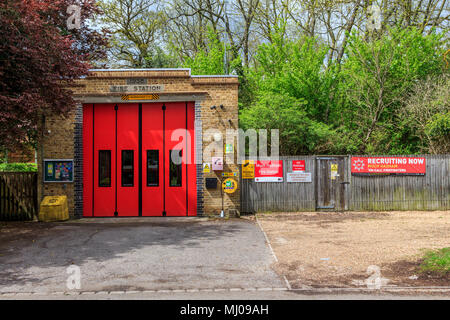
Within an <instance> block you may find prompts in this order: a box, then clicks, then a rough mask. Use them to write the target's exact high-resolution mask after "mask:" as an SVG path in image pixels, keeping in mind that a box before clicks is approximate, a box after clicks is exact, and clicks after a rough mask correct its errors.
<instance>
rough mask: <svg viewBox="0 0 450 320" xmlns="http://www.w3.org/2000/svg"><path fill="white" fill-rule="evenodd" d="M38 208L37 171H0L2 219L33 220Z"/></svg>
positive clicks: (0, 214)
mask: <svg viewBox="0 0 450 320" xmlns="http://www.w3.org/2000/svg"><path fill="white" fill-rule="evenodd" d="M37 209H38V204H37V172H0V220H31V219H33V216H35V215H37V211H38V210H37Z"/></svg>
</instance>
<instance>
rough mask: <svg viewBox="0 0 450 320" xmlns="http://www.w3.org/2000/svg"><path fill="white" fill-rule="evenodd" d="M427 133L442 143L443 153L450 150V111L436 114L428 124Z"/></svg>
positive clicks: (436, 141)
mask: <svg viewBox="0 0 450 320" xmlns="http://www.w3.org/2000/svg"><path fill="white" fill-rule="evenodd" d="M425 133H426V134H427V135H428V136H429V137H430V138H431V139H432V140H434V142H435V143H438V144H439V145H441V151H442V153H446V152H450V111H447V112H446V113H437V114H435V115H434V116H433V117H432V118H431V119H430V121H429V122H428V123H427V124H426V126H425Z"/></svg>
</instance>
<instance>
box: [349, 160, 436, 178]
mask: <svg viewBox="0 0 450 320" xmlns="http://www.w3.org/2000/svg"><path fill="white" fill-rule="evenodd" d="M351 163H352V164H351V166H352V174H354V175H355V174H356V175H357V174H361V175H368V174H399V175H424V174H425V173H426V170H427V166H426V159H425V158H416V157H352V162H351Z"/></svg>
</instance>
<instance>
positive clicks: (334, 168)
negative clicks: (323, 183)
mask: <svg viewBox="0 0 450 320" xmlns="http://www.w3.org/2000/svg"><path fill="white" fill-rule="evenodd" d="M336 177H339V175H338V165H337V163H332V164H331V180H336Z"/></svg>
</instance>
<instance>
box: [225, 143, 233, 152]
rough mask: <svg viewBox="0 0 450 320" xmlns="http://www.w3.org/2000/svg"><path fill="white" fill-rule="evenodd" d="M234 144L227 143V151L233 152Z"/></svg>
mask: <svg viewBox="0 0 450 320" xmlns="http://www.w3.org/2000/svg"><path fill="white" fill-rule="evenodd" d="M233 152H234V146H233V145H232V144H231V143H227V144H225V153H233Z"/></svg>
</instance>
